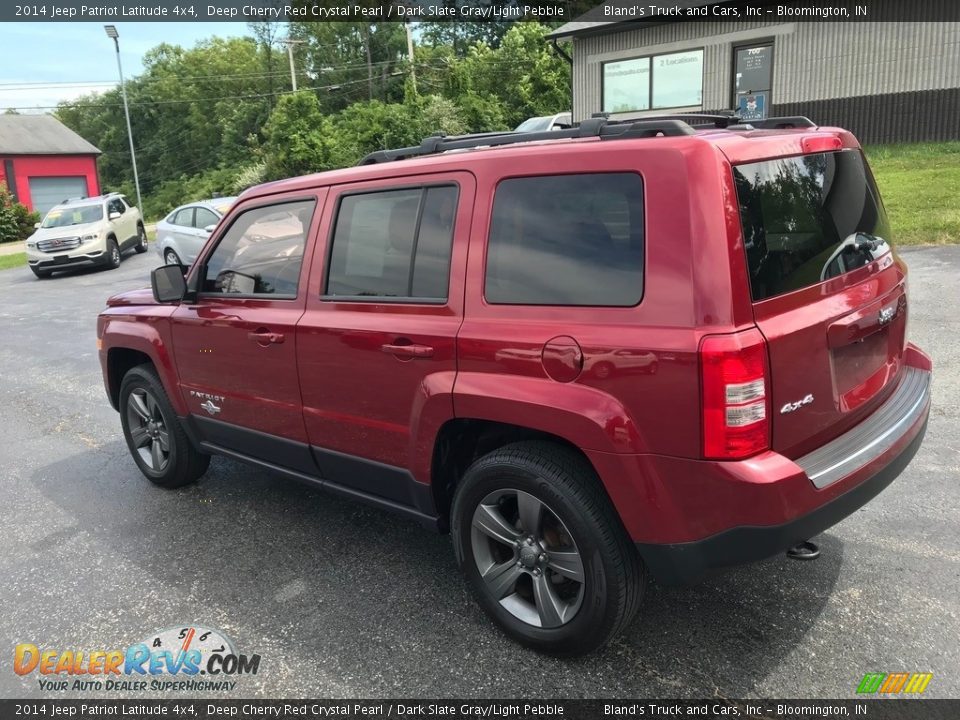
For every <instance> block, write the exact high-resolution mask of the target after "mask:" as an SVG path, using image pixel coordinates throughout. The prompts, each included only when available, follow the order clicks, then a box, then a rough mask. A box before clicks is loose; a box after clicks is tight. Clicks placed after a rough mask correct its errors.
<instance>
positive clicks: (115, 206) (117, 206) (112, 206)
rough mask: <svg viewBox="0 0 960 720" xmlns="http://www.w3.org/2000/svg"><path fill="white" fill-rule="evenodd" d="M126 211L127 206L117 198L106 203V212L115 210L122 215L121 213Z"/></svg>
mask: <svg viewBox="0 0 960 720" xmlns="http://www.w3.org/2000/svg"><path fill="white" fill-rule="evenodd" d="M126 211H127V208H126V207H125V206H124V204H123V203H122V202H121V201H120V199H119V198H115V199H113V200H111V201H110V203H109V204H108V205H107V212H112V213H113V212H115V213H120V214H121V215H123V213H125V212H126Z"/></svg>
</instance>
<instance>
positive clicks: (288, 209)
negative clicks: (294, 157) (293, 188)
mask: <svg viewBox="0 0 960 720" xmlns="http://www.w3.org/2000/svg"><path fill="white" fill-rule="evenodd" d="M315 205H316V203H315V202H314V201H313V200H304V201H300V202H292V203H284V204H282V205H269V206H266V207H259V208H254V209H252V210H247V211H246V212H244V213H241V214H240V215H238V216H237V217H236V219H235V220H234V221H233V224H232V225H231V226H230V229H229V230H227V232H226V233H225V234H224V236H223V238H222V239H221V240H220V243H219V244H218V245H217V247H216V249H215V250H214V251H213V254H211V256H210V258H209V260H208V261H207V266H206V270H205V273H204V281H203V291H204V292H212V293H228V294H233V293H237V294H242V295H273V296H276V295H285V296H288V297H290V296H296V294H297V285H298V282H299V279H300V265H301V263H302V262H303V249H304V245H305V244H306V239H307V231H308V230H309V228H310V220H311V218H312V217H313V208H314V206H315Z"/></svg>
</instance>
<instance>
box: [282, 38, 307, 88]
mask: <svg viewBox="0 0 960 720" xmlns="http://www.w3.org/2000/svg"><path fill="white" fill-rule="evenodd" d="M283 42H284V44H286V46H287V57H288V58H289V59H290V85H291V87H292V88H293V91H294V92H296V91H297V71H296V68H295V67H294V65H293V46H294V45H302V44H303V42H304V41H303V40H294V39H293V38H287V39H286V40H284V41H283Z"/></svg>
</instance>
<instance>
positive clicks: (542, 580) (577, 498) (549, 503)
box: [451, 441, 646, 656]
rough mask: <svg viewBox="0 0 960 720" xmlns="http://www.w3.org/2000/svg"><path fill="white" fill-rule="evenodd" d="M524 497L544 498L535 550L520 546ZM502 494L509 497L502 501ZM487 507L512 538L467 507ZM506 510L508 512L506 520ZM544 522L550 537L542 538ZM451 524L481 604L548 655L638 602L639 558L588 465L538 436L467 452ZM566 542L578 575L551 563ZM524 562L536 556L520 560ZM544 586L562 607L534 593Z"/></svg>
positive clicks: (595, 640) (577, 643) (620, 620)
mask: <svg viewBox="0 0 960 720" xmlns="http://www.w3.org/2000/svg"><path fill="white" fill-rule="evenodd" d="M511 492H512V493H514V494H513V495H511V494H510V493H511ZM530 497H532V498H534V499H535V500H536V501H539V502H540V503H542V507H543V508H545V511H544V512H543V513H542V514H538V515H537V517H539V518H541V520H540V521H538V524H539V523H542V525H543V527H544V531H543V538H541V539H538V540H536V541H535V542H534V543H532V546H533V548H534V550H533V551H532V552H533V553H534V555H536V556H537V557H538V559H536V560H531V557H530V556H529V555H528V554H526V553H527V547H525V544H526V543H529V539H527V538H525V537H524V536H525V535H526V534H527V533H526V528H525V527H524V523H523V520H522V516H521V515H520V513H519V508H520V502H521V498H524V499H523V502H524V503H530V502H532V501H531V500H530V499H529V498H530ZM491 498H496V499H495V500H493V501H491V500H490V499H491ZM511 498H513V499H512V500H511ZM511 502H514V503H515V504H514V505H512V506H511ZM481 505H482V506H483V508H482V509H481ZM527 507H530V505H527ZM491 508H492V509H493V511H494V513H496V514H498V515H499V519H501V520H506V525H502V524H501V525H497V526H496V527H497V528H498V529H500V528H504V527H506V532H505V534H507V535H509V533H510V532H511V528H512V531H515V532H518V533H519V535H520V539H519V541H517V542H515V544H514V545H513V546H511V545H510V544H509V543H505V542H503V540H493V539H492V537H491V536H490V533H489V532H488V533H486V534H484V533H483V532H482V531H481V530H479V529H477V527H479V526H477V527H475V523H474V519H475V513H478V515H477V517H478V518H479V517H485V516H484V515H483V513H485V512H488V511H489V509H491ZM514 508H516V510H514ZM500 513H502V514H500ZM511 517H513V518H515V519H514V520H512V521H511ZM548 518H549V520H548ZM550 523H552V524H553V525H554V530H553V531H552V535H553V537H554V538H555V544H556V547H551V546H550V542H549V541H548V539H547V538H549V536H550V535H551V531H550V528H549V525H550ZM538 532H539V531H538ZM451 534H452V535H453V542H454V549H455V551H456V556H457V562H458V563H459V565H460V568H461V570H462V571H463V573H464V574H465V575H466V577H467V581H468V582H469V584H470V586H471V587H472V589H473V590H474V593H475V594H476V596H477V598H478V600H479V602H480V605H481V607H483V609H484V610H485V611H486V612H487V614H488V615H490V617H491V618H492V619H493V620H494V621H495V622H496V623H497V624H498V625H500V627H501V628H502V629H503V630H504V631H505V632H506V633H507V634H508V635H510V636H511V637H513V638H515V639H516V640H518V641H519V642H521V643H522V644H524V645H527V646H528V647H531V648H534V649H536V650H540V651H543V652H547V653H551V654H554V655H567V656H571V655H582V654H585V653H588V652H591V651H593V650H596V649H597V648H600V647H602V646H603V645H605V644H606V643H608V642H609V641H610V639H611V638H613V637H614V636H615V635H616V634H617V633H619V632H620V631H621V630H622V629H623V628H624V627H626V625H627V624H628V623H629V622H630V620H631V619H632V618H633V616H634V615H635V614H636V612H637V610H638V608H639V607H640V601H641V599H642V597H643V591H644V588H645V585H646V572H645V569H644V566H643V562H642V561H641V559H640V557H639V555H638V553H637V551H636V548H635V547H634V546H633V544H632V543H631V541H630V539H629V537H628V536H627V533H626V530H625V529H624V527H623V525H622V523H621V521H620V518H619V516H618V515H617V513H616V511H615V510H614V508H613V506H612V504H611V503H610V500H609V498H608V497H607V495H606V493H605V492H604V490H603V487H602V486H601V484H600V480H599V478H598V477H597V476H596V473H595V472H594V470H593V468H592V467H591V466H590V464H589V463H588V462H587V461H586V460H585V459H584V458H583V457H582V456H581V455H579V454H577V453H575V452H573V451H572V450H570V449H568V448H565V447H562V446H560V445H555V444H552V443H549V442H539V441H537V442H521V443H514V444H512V445H507V446H506V447H503V448H501V449H499V450H496V451H494V452H491V453H489V454H488V455H485V456H483V457H481V458H480V459H479V460H477V461H476V462H474V463H473V465H471V466H470V468H469V469H468V470H467V471H466V473H465V474H464V476H463V478H462V480H461V481H460V483H459V485H458V487H457V490H456V494H455V496H454V501H453V509H452V511H451ZM510 538H511V539H512V538H513V536H512V535H511V536H510ZM537 545H539V546H540V547H539V548H538V547H537ZM564 547H566V548H567V550H568V551H567V552H565V551H563V548H564ZM491 548H492V550H491ZM540 548H542V549H543V552H542V553H541V550H540ZM571 549H572V550H573V553H572V554H573V555H576V556H577V557H578V558H579V562H580V565H579V570H580V577H581V578H582V581H581V582H579V583H578V582H577V581H576V580H574V579H573V577H574V576H575V575H576V572H573V573H569V577H566V576H567V575H568V572H563V573H558V572H557V571H556V570H554V569H553V565H560V564H562V563H563V562H565V561H563V560H561V558H562V557H564V556H566V557H570V556H571V553H570V552H569V550H571ZM493 550H498V551H499V552H500V553H501V554H500V555H499V557H495V556H491V552H492V551H493ZM511 552H513V553H514V554H513V555H512V556H511V555H510V553H511ZM538 553H539V555H537V554H538ZM551 553H553V557H551V556H550V554H551ZM478 558H479V560H478ZM544 558H546V560H544ZM514 560H516V562H515V563H514ZM527 562H532V563H535V564H534V565H533V566H531V567H527V566H526V565H525V563H527ZM511 563H512V564H513V565H515V568H516V569H514V567H513V566H512V565H511ZM480 565H483V566H484V567H485V568H487V570H486V576H487V577H488V578H490V577H495V578H497V579H495V580H492V581H490V582H492V583H499V585H496V584H495V585H494V586H493V587H491V585H490V584H489V583H488V582H485V581H484V579H483V577H482V576H481V569H480ZM569 567H572V568H575V567H576V566H575V565H574V564H571V565H569ZM500 568H504V570H503V571H501V570H500ZM508 572H509V573H510V576H511V577H512V576H514V575H517V574H519V575H520V577H523V576H527V577H528V580H526V581H525V580H520V579H518V580H517V581H516V584H515V585H514V586H513V589H512V590H511V589H509V583H510V580H504V581H503V582H500V580H499V578H500V577H503V578H506V576H507V573H508ZM498 576H499V577H498ZM578 586H579V587H578ZM544 587H546V588H548V590H546V591H545V590H544ZM495 591H496V594H503V599H502V600H501V599H497V598H496V597H495ZM544 592H546V597H548V598H550V597H553V598H555V599H559V602H558V603H554V605H553V607H554V608H556V607H563V611H562V612H557V613H556V614H553V619H551V617H550V615H551V611H550V610H549V608H550V607H551V603H550V602H549V601H544V602H541V598H542V597H544ZM562 595H565V597H561V596H562ZM577 598H579V599H577ZM504 603H507V604H506V605H505V604H504ZM528 605H529V607H528ZM531 607H532V610H531ZM543 608H547V610H546V611H545V610H544V609H543ZM531 613H532V614H531ZM524 617H526V618H527V619H526V620H524V619H522V618H524ZM534 623H537V624H534ZM551 623H553V626H552V627H551V626H550V624H551ZM557 623H559V624H557Z"/></svg>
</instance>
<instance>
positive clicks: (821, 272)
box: [97, 116, 931, 654]
mask: <svg viewBox="0 0 960 720" xmlns="http://www.w3.org/2000/svg"><path fill="white" fill-rule="evenodd" d="M683 117H685V118H686V120H687V121H686V122H684V121H683V120H682V119H681V118H680V117H670V118H653V119H643V120H638V121H628V122H622V123H615V122H610V121H607V120H605V119H602V118H594V119H590V120H587V121H584V122H582V123H581V124H580V125H579V126H578V127H575V128H572V129H569V130H560V131H553V132H546V133H527V134H524V133H503V134H485V135H479V136H466V137H454V138H445V137H439V136H438V137H431V138H427V139H426V140H424V142H423V144H422V145H420V146H418V147H411V148H403V149H398V150H388V151H382V152H378V153H374V154H373V155H370V156H368V157H367V158H365V159H364V161H363V162H362V163H361V166H359V167H355V168H349V169H344V170H337V171H334V172H326V173H321V174H318V175H311V176H308V177H302V178H294V179H290V180H284V181H281V182H275V183H269V184H266V185H261V186H259V187H256V188H253V189H251V190H248V191H247V192H245V193H244V194H243V196H242V197H241V198H240V199H239V200H238V202H237V203H236V205H234V207H233V208H232V209H231V211H230V212H229V213H228V214H227V216H226V217H225V218H224V219H223V220H222V221H221V223H220V225H219V226H218V228H217V229H216V231H215V232H214V233H213V234H212V236H211V237H210V240H209V242H208V243H207V244H206V247H205V248H204V249H203V251H202V252H201V253H200V255H199V256H198V258H197V260H196V262H195V263H194V265H193V266H192V267H191V268H190V269H189V271H187V272H186V273H184V268H182V267H180V266H176V265H171V266H166V267H162V268H158V269H157V270H155V271H154V272H153V288H152V292H151V291H150V290H144V291H135V292H129V293H124V294H122V295H118V296H116V297H113V298H111V299H110V300H109V302H108V307H107V309H106V310H105V311H104V312H103V313H102V314H101V315H100V317H99V320H98V325H97V332H98V338H99V343H100V360H101V363H102V366H103V374H104V379H105V382H106V387H107V393H108V395H109V397H110V402H111V403H112V404H113V407H114V408H116V409H117V410H118V411H119V413H120V419H121V423H122V425H123V432H124V435H125V437H126V440H127V444H128V445H129V447H130V451H131V453H132V455H133V459H134V461H135V462H136V464H137V465H138V466H139V468H140V470H141V472H142V473H143V474H144V475H146V476H147V478H148V479H150V480H151V481H152V482H154V483H156V484H157V485H161V486H164V487H178V486H181V485H184V484H186V483H189V482H192V481H194V480H196V479H197V478H198V477H200V476H201V475H202V474H203V473H204V471H205V470H206V469H207V465H208V464H209V461H210V456H211V455H212V454H220V455H227V456H229V457H232V458H237V459H240V460H244V461H247V462H251V463H254V464H255V465H259V466H261V467H263V468H264V469H268V470H271V471H274V472H276V473H278V474H281V475H285V476H287V477H291V478H295V479H298V480H303V481H306V482H309V483H313V484H315V485H319V486H321V487H323V488H326V489H328V490H330V491H332V492H335V493H338V494H341V495H345V496H348V497H352V498H356V499H359V500H364V501H366V502H369V503H373V504H375V505H378V506H380V507H383V508H389V509H390V510H393V511H396V512H399V513H402V514H405V515H407V516H409V517H411V518H415V519H417V520H419V521H421V522H422V523H424V524H425V525H428V526H430V527H432V528H435V529H437V530H440V531H446V530H448V529H449V531H450V532H451V534H452V535H453V545H454V549H455V552H456V557H457V560H458V561H459V563H460V566H461V568H462V570H463V572H464V574H465V575H466V577H467V580H468V582H469V583H470V585H471V586H472V587H473V589H474V590H475V591H476V595H477V598H478V600H479V602H480V604H481V605H482V606H483V608H484V609H485V610H486V611H487V612H488V613H489V614H490V615H491V617H492V618H493V619H494V620H495V621H496V622H497V623H498V624H499V625H500V626H501V627H502V628H503V629H504V630H505V631H506V632H508V633H509V634H510V635H512V636H513V637H514V638H516V639H518V640H520V641H521V642H523V643H525V644H527V645H530V646H533V647H535V648H538V649H541V650H546V651H550V652H554V653H560V654H575V653H582V652H587V651H589V650H592V649H594V648H596V647H598V646H600V645H602V644H604V643H606V642H607V641H608V640H609V639H610V638H611V637H612V636H613V635H614V634H615V633H617V632H618V631H619V630H620V629H622V628H623V627H624V626H625V625H626V624H627V623H628V622H629V620H630V618H631V617H632V616H633V615H634V613H635V611H636V610H637V608H638V606H639V605H640V601H641V597H642V593H643V588H644V583H645V580H646V576H647V573H648V572H649V573H651V574H652V575H653V576H655V577H657V578H658V579H660V580H661V581H665V582H669V581H691V580H694V579H696V578H697V577H699V576H701V575H703V574H704V573H706V572H710V571H712V570H715V569H717V568H721V567H724V566H729V565H733V564H737V563H743V562H749V561H754V560H759V559H762V558H766V557H769V556H771V555H774V554H777V553H780V552H783V551H784V550H787V549H788V548H791V547H794V546H796V545H798V544H799V543H802V542H803V541H805V540H807V539H808V538H811V537H813V536H815V535H817V534H818V533H820V532H822V531H823V530H824V529H826V528H828V527H830V526H831V525H833V524H834V523H836V522H838V521H839V520H841V519H842V518H844V517H846V516H847V515H849V514H850V513H851V512H853V511H854V510H856V509H857V508H859V507H860V506H862V505H863V504H864V503H866V502H867V501H868V500H870V499H871V498H872V497H873V496H875V495H876V494H877V493H879V492H880V491H881V490H882V489H883V488H884V487H886V486H887V485H888V484H889V483H890V482H891V481H892V480H893V479H894V478H895V477H896V476H897V475H898V474H899V473H900V472H901V471H902V470H903V469H904V468H905V467H906V465H907V463H909V462H910V459H911V458H912V457H913V455H914V454H915V453H916V451H917V449H918V447H919V446H920V443H921V440H922V438H923V434H924V431H925V428H926V421H927V414H928V411H929V405H930V399H929V398H930V395H929V387H930V377H931V362H930V359H929V358H928V357H927V356H926V355H925V354H924V353H923V352H922V351H921V350H919V349H918V348H916V347H915V346H913V345H911V344H910V343H908V342H907V340H906V328H907V292H906V291H907V282H906V267H905V266H904V264H903V262H902V261H901V260H900V259H899V258H898V257H897V255H896V254H895V253H894V251H893V250H892V248H891V245H890V241H891V238H890V230H889V228H888V225H887V220H886V217H885V215H884V210H883V205H882V204H881V201H880V197H879V195H878V194H877V188H876V186H875V184H874V181H873V178H872V176H871V173H870V170H869V169H868V167H867V164H866V162H865V160H864V156H863V154H862V153H861V151H860V149H859V145H858V143H857V141H856V139H855V138H854V137H853V135H851V134H850V133H849V132H847V131H845V130H841V129H837V128H825V127H816V126H815V125H814V124H813V123H812V122H810V121H809V120H807V119H806V118H774V119H770V120H767V121H763V122H759V123H753V124H751V125H744V124H737V121H736V119H731V118H727V117H722V116H698V117H695V118H694V117H689V116H683ZM698 123H699V129H695V128H694V127H693V125H696V124H698ZM705 124H706V125H705Z"/></svg>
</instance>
